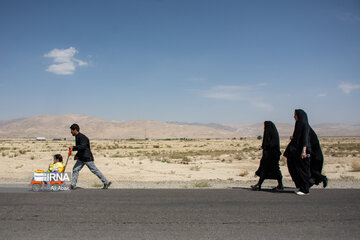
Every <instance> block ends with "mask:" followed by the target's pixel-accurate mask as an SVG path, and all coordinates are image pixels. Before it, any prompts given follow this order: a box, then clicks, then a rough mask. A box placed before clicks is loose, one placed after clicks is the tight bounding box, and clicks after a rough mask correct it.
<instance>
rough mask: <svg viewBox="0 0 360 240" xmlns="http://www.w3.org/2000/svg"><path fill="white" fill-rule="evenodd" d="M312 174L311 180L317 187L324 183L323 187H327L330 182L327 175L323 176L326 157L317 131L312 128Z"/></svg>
mask: <svg viewBox="0 0 360 240" xmlns="http://www.w3.org/2000/svg"><path fill="white" fill-rule="evenodd" d="M309 138H310V145H311V151H310V172H311V178H312V179H313V180H314V183H315V184H316V185H319V184H320V183H321V182H322V183H323V187H324V188H325V187H326V186H327V183H328V180H327V177H326V176H325V175H322V174H321V171H322V168H323V165H324V155H323V153H322V151H321V147H320V142H319V138H318V136H317V135H316V133H315V131H314V130H313V129H312V128H311V127H310V136H309Z"/></svg>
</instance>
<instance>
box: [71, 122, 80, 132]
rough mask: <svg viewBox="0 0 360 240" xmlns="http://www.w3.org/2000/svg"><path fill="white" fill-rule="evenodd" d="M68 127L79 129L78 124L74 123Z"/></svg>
mask: <svg viewBox="0 0 360 240" xmlns="http://www.w3.org/2000/svg"><path fill="white" fill-rule="evenodd" d="M70 129H71V130H76V131H78V132H79V131H80V127H79V125H77V124H76V123H74V124H73V125H71V127H70Z"/></svg>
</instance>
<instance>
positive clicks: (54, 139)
mask: <svg viewBox="0 0 360 240" xmlns="http://www.w3.org/2000/svg"><path fill="white" fill-rule="evenodd" d="M65 140H66V138H53V141H65Z"/></svg>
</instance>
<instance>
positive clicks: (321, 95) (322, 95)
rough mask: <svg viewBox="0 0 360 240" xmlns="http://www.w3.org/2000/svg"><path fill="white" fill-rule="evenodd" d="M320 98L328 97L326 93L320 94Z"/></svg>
mask: <svg viewBox="0 0 360 240" xmlns="http://www.w3.org/2000/svg"><path fill="white" fill-rule="evenodd" d="M317 96H318V97H326V96H327V95H326V94H325V93H318V95H317Z"/></svg>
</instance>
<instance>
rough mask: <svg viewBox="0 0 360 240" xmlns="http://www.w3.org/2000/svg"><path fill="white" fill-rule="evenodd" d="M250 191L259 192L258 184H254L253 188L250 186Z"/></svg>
mask: <svg viewBox="0 0 360 240" xmlns="http://www.w3.org/2000/svg"><path fill="white" fill-rule="evenodd" d="M251 189H252V190H254V191H260V190H261V187H260V185H259V184H256V185H254V186H251Z"/></svg>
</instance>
